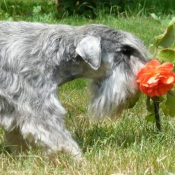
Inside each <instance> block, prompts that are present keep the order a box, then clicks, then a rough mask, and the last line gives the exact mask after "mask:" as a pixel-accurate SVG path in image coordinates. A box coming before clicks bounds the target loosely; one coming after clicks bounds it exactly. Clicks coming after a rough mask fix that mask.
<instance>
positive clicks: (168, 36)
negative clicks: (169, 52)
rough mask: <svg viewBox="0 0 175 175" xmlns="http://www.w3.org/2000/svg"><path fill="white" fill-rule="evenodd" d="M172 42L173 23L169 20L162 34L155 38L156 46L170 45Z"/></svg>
mask: <svg viewBox="0 0 175 175" xmlns="http://www.w3.org/2000/svg"><path fill="white" fill-rule="evenodd" d="M173 42H174V23H173V22H170V24H169V25H168V27H167V28H166V30H165V32H164V34H162V35H159V36H158V37H157V38H156V46H157V47H158V46H162V47H170V46H171V45H172V44H173Z"/></svg>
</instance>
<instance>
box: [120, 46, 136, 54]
mask: <svg viewBox="0 0 175 175" xmlns="http://www.w3.org/2000/svg"><path fill="white" fill-rule="evenodd" d="M133 52H134V48H132V47H130V46H124V47H123V48H122V53H123V54H125V55H132V53H133Z"/></svg>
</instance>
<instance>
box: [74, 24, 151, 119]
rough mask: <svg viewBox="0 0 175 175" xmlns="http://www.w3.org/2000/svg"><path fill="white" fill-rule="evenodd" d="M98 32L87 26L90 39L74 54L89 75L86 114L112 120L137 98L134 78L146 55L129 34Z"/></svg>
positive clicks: (103, 29)
mask: <svg viewBox="0 0 175 175" xmlns="http://www.w3.org/2000/svg"><path fill="white" fill-rule="evenodd" d="M100 27H101V28H102V29H101V30H100V29H99V28H100ZM93 28H94V30H93ZM99 28H98V26H95V25H94V26H91V29H89V31H90V32H89V34H90V36H85V37H84V38H83V39H82V40H81V41H80V43H79V44H78V45H77V48H76V52H77V54H78V55H80V56H81V58H82V59H84V60H85V62H86V63H88V65H89V66H90V67H91V68H92V72H93V73H91V76H90V77H89V78H92V82H91V92H92V99H91V104H90V107H89V111H90V112H93V113H94V114H95V116H96V117H104V116H115V115H117V114H119V113H120V112H121V111H122V109H123V108H124V107H125V106H126V105H127V104H128V103H129V102H130V99H132V98H133V97H135V96H136V95H138V85H137V83H136V79H137V74H138V71H139V70H140V69H141V68H142V67H143V66H144V64H145V63H146V62H147V61H148V58H147V55H146V53H147V51H146V49H145V47H144V45H143V44H142V42H141V40H140V39H138V38H137V37H135V36H134V35H132V34H130V33H127V32H124V31H116V30H114V29H111V28H108V27H106V26H99ZM92 74H94V75H93V76H92Z"/></svg>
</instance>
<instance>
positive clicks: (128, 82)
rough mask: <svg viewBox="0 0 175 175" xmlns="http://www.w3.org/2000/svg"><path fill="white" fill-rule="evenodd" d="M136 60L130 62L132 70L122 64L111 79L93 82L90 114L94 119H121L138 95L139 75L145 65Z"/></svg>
mask: <svg viewBox="0 0 175 175" xmlns="http://www.w3.org/2000/svg"><path fill="white" fill-rule="evenodd" d="M134 60H135V59H133V60H130V65H131V66H130V67H131V68H132V69H129V68H126V66H125V65H124V63H121V64H120V65H119V66H116V67H115V69H114V70H113V73H112V75H110V76H109V77H107V78H105V79H103V80H101V81H97V80H93V81H92V83H91V92H92V97H91V103H90V105H89V112H90V114H91V116H93V118H94V119H100V118H104V117H110V118H112V119H115V118H117V117H119V116H120V115H121V113H122V111H123V109H124V108H126V107H127V105H128V104H129V102H130V100H131V99H132V98H133V97H135V96H136V95H138V92H139V90H138V85H137V83H136V79H137V73H138V71H139V70H140V68H142V67H143V66H144V64H143V63H141V62H139V61H138V60H137V61H136V60H135V61H134Z"/></svg>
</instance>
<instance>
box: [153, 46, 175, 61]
mask: <svg viewBox="0 0 175 175" xmlns="http://www.w3.org/2000/svg"><path fill="white" fill-rule="evenodd" d="M156 57H157V58H158V59H160V60H161V61H168V62H174V63H175V50H174V49H169V48H167V49H161V50H160V51H159V52H158V53H157V55H156Z"/></svg>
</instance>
